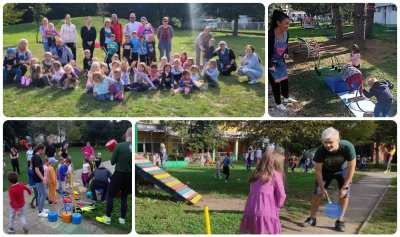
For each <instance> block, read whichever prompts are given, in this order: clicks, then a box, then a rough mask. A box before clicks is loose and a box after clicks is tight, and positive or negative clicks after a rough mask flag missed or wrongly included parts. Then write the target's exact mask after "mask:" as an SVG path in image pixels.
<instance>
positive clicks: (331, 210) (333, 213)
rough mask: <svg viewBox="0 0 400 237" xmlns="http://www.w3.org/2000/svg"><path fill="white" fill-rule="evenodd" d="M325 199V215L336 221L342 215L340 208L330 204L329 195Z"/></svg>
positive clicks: (335, 204) (337, 205) (332, 203)
mask: <svg viewBox="0 0 400 237" xmlns="http://www.w3.org/2000/svg"><path fill="white" fill-rule="evenodd" d="M326 198H327V199H328V203H327V204H325V206H324V213H325V215H326V216H327V217H329V218H332V219H337V218H338V217H339V216H340V215H341V214H342V206H340V205H339V204H337V203H334V202H332V200H331V199H330V198H329V195H328V196H327V197H326Z"/></svg>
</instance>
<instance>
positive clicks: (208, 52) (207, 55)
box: [202, 38, 215, 66]
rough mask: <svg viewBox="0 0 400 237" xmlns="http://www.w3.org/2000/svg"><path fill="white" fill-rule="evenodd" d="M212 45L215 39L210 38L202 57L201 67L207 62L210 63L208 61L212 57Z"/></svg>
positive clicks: (213, 49)
mask: <svg viewBox="0 0 400 237" xmlns="http://www.w3.org/2000/svg"><path fill="white" fill-rule="evenodd" d="M214 43H215V39H214V38H212V39H210V40H209V41H208V47H207V48H206V51H205V52H204V55H203V64H202V66H204V65H205V64H206V63H207V62H208V61H210V59H212V58H213V57H214V51H215V48H214Z"/></svg>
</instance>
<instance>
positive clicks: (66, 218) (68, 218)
mask: <svg viewBox="0 0 400 237" xmlns="http://www.w3.org/2000/svg"><path fill="white" fill-rule="evenodd" d="M61 220H62V221H63V222H65V223H70V222H71V221H72V213H71V212H63V213H62V214H61Z"/></svg>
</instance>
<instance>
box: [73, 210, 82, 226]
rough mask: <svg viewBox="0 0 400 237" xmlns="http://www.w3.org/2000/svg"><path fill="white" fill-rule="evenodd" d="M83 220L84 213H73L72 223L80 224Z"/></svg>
mask: <svg viewBox="0 0 400 237" xmlns="http://www.w3.org/2000/svg"><path fill="white" fill-rule="evenodd" d="M81 222H82V215H81V214H79V213H72V224H76V225H79V224H80V223H81Z"/></svg>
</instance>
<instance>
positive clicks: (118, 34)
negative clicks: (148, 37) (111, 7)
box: [110, 22, 123, 43]
mask: <svg viewBox="0 0 400 237" xmlns="http://www.w3.org/2000/svg"><path fill="white" fill-rule="evenodd" d="M110 28H111V29H112V31H113V34H114V35H115V42H117V43H121V42H122V38H123V32H122V25H121V23H119V22H117V23H114V22H111V26H110Z"/></svg>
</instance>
